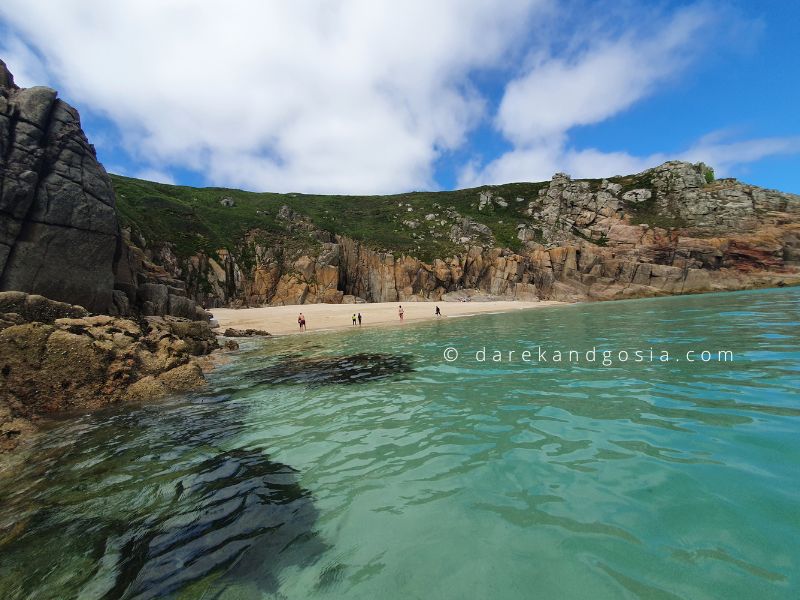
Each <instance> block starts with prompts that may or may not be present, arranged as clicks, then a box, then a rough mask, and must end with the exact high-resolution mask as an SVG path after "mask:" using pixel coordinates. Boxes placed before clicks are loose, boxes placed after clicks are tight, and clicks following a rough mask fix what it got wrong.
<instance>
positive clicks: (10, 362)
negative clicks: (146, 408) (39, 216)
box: [0, 292, 217, 451]
mask: <svg viewBox="0 0 800 600" xmlns="http://www.w3.org/2000/svg"><path fill="white" fill-rule="evenodd" d="M7 310H12V311H13V312H0V451H2V450H8V449H11V448H13V447H14V446H16V444H17V443H18V441H19V440H20V438H21V437H23V436H24V435H26V434H29V433H31V432H32V431H33V430H35V422H36V421H37V420H38V419H39V418H41V417H43V416H47V415H53V414H59V413H64V412H69V411H74V410H86V409H96V408H102V407H104V406H107V405H109V404H113V403H115V402H119V401H123V400H139V401H140V400H149V399H153V398H158V397H161V396H164V395H166V394H169V393H174V392H182V391H188V390H194V389H197V388H199V387H201V386H202V385H203V381H204V379H203V374H202V371H201V370H200V367H199V366H198V365H197V364H196V363H194V362H193V361H192V357H195V356H201V355H204V354H208V353H209V352H210V351H211V350H212V349H214V348H216V347H217V343H216V338H215V336H214V334H213V332H212V331H211V329H210V328H209V326H208V324H207V323H205V322H203V321H188V320H186V319H180V318H177V317H171V316H167V317H146V318H144V319H142V320H140V321H137V320H132V319H126V318H121V317H111V316H105V315H100V316H89V315H88V313H87V312H86V310H85V309H83V308H81V307H76V306H71V305H67V304H63V303H59V302H53V301H49V300H46V299H44V298H42V297H40V296H27V295H25V294H20V293H18V292H0V311H7Z"/></svg>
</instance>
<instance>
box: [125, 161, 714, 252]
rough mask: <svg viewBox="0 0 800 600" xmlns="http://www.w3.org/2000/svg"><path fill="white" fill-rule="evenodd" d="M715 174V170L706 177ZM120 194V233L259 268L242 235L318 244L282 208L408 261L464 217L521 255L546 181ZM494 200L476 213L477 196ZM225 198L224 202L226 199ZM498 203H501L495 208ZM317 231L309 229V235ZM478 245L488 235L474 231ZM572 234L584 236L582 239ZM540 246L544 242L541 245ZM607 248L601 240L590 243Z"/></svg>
mask: <svg viewBox="0 0 800 600" xmlns="http://www.w3.org/2000/svg"><path fill="white" fill-rule="evenodd" d="M709 172H710V173H711V177H713V170H709V171H706V177H708V173H709ZM111 179H112V182H113V184H114V188H115V190H116V193H117V211H118V213H119V216H120V221H121V223H122V224H123V226H128V227H130V228H131V229H132V230H133V231H135V232H137V233H139V234H140V235H141V236H142V237H144V239H145V240H147V242H148V243H153V244H161V243H164V242H171V243H172V244H173V246H174V250H175V253H176V254H177V255H178V257H179V258H182V259H183V258H186V257H188V256H191V255H192V254H195V253H197V252H200V251H202V252H205V253H207V254H209V255H211V256H214V255H215V254H216V252H217V251H218V250H219V249H221V248H226V249H228V250H231V251H234V252H235V253H236V255H237V260H239V262H240V264H242V265H243V266H245V267H247V266H248V265H249V264H250V263H251V262H253V261H255V256H252V251H251V249H250V248H248V247H246V245H245V244H243V243H242V242H243V240H244V237H245V234H247V233H248V232H255V233H253V234H252V235H255V237H256V238H257V241H258V242H259V243H260V245H262V246H264V247H272V248H274V249H276V250H278V251H293V250H302V251H306V252H307V253H314V251H315V250H316V249H318V248H319V244H320V242H319V241H318V240H317V239H316V238H315V237H314V235H313V232H312V231H309V229H310V228H308V227H305V228H304V227H303V226H294V227H289V224H288V223H287V222H286V221H284V220H282V219H280V218H279V217H278V213H279V211H280V209H281V207H282V206H284V205H287V206H289V207H290V208H291V209H292V210H294V211H295V212H296V213H299V215H301V216H302V217H303V218H305V219H307V220H308V221H310V222H311V223H312V224H313V225H314V227H316V228H318V229H321V230H324V231H328V232H330V233H332V234H335V235H343V236H347V237H350V238H353V239H355V240H358V241H360V242H362V243H363V244H365V245H366V246H368V247H370V248H372V249H374V250H378V251H390V252H393V253H395V254H407V255H410V256H415V257H417V258H419V259H422V260H425V261H431V260H433V259H434V258H443V257H448V256H453V255H455V254H457V253H460V252H463V249H464V246H463V244H460V243H457V242H454V241H453V240H452V239H451V231H450V230H451V228H452V227H453V226H454V225H456V226H458V225H461V221H462V219H461V218H462V217H466V218H468V219H470V220H472V221H473V222H475V223H478V224H481V225H485V226H487V227H488V228H489V229H490V230H491V233H492V235H493V236H494V239H495V241H496V244H497V245H498V246H502V247H507V248H511V249H512V250H516V251H519V250H520V249H521V247H522V243H521V242H520V241H519V239H518V238H517V225H518V224H520V223H525V224H526V225H527V226H528V227H531V228H534V229H536V230H539V227H538V225H540V224H538V223H534V222H531V218H530V216H528V215H526V214H525V211H526V210H527V208H528V206H529V203H530V202H531V201H537V200H538V199H539V191H540V190H542V189H544V188H547V186H548V185H549V182H541V183H510V184H505V185H498V186H484V187H480V188H472V189H465V190H455V191H449V192H410V193H406V194H395V195H391V196H341V195H339V196H336V195H329V196H325V195H314V194H276V193H254V192H245V191H242V190H235V189H225V188H192V187H186V186H175V185H166V184H160V183H154V182H150V181H142V180H139V179H131V178H129V177H122V176H119V175H112V176H111ZM587 181H588V182H589V186H590V189H591V190H592V191H594V192H596V191H598V190H599V189H600V185H601V180H600V179H591V180H587ZM609 181H611V182H614V183H618V184H620V185H621V186H622V190H621V192H620V194H624V193H625V192H627V191H630V190H634V189H642V188H645V189H652V187H653V185H652V180H651V174H650V173H649V172H645V173H640V174H638V175H628V176H623V177H612V178H609ZM486 191H488V192H491V195H492V198H493V201H491V202H488V203H484V206H483V207H482V208H479V204H480V197H481V193H482V192H486ZM227 199H229V200H227ZM498 199H502V200H501V201H500V200H498ZM625 209H626V211H627V212H628V213H629V214H630V215H631V219H632V222H633V223H648V224H650V225H653V226H657V227H664V228H672V227H682V226H683V225H684V224H683V222H682V221H681V219H680V218H679V217H677V216H675V215H673V214H672V212H670V213H669V214H664V212H663V211H662V210H661V209H659V207H658V206H657V203H656V200H655V197H651V198H650V199H648V200H645V201H642V202H625ZM311 229H313V228H311ZM472 233H473V234H474V235H477V236H478V237H479V238H480V239H481V240H482V241H484V242H485V241H488V239H487V238H486V236H483V235H481V234H477V233H475V231H474V230H473V231H472ZM574 233H575V235H578V236H579V237H584V238H585V236H583V235H582V234H581V232H579V231H575V232H574ZM539 241H543V240H541V239H540V240H539ZM587 241H590V242H592V243H594V244H597V245H600V246H603V245H605V244H606V242H607V240H606V239H605V238H600V239H587Z"/></svg>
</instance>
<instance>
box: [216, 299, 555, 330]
mask: <svg viewBox="0 0 800 600" xmlns="http://www.w3.org/2000/svg"><path fill="white" fill-rule="evenodd" d="M401 304H402V306H403V309H404V311H405V314H404V317H403V323H415V322H420V321H430V320H432V319H435V318H437V317H435V316H434V312H435V309H436V306H437V305H438V306H439V308H440V309H441V310H442V317H441V318H443V319H452V318H455V317H464V316H468V315H478V314H485V313H497V312H507V311H512V310H526V309H532V308H541V307H544V306H554V305H558V304H564V303H563V302H553V301H541V302H515V301H498V302H439V303H436V302H408V303H401V302H375V303H368V304H303V305H292V306H265V307H261V308H241V309H236V308H214V309H211V310H210V312H211V313H212V314H213V315H214V318H215V319H216V320H217V321H218V322H219V324H220V328H221V329H222V330H224V329H225V328H226V327H233V328H235V329H264V330H266V331H269V332H270V333H271V334H273V335H286V334H290V333H300V331H299V327H298V325H297V316H298V315H299V314H300V313H301V312H302V313H303V314H304V315H305V317H306V329H307V330H308V332H309V333H310V332H312V331H333V330H337V329H348V328H351V327H352V320H353V313H356V314H358V313H359V312H360V313H361V316H362V323H363V324H362V327H375V326H376V325H388V324H395V325H402V323H401V322H400V317H399V316H398V314H397V312H398V307H399V306H400V305H401Z"/></svg>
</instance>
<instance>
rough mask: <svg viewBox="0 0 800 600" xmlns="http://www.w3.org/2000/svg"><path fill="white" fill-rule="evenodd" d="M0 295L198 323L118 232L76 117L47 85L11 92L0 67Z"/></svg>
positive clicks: (101, 174)
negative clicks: (14, 293)
mask: <svg viewBox="0 0 800 600" xmlns="http://www.w3.org/2000/svg"><path fill="white" fill-rule="evenodd" d="M0 290H16V291H22V292H28V293H32V294H40V295H42V296H46V297H47V298H51V299H54V300H60V301H64V302H68V303H70V304H77V305H80V306H83V307H86V308H87V309H88V310H90V311H92V312H97V313H109V314H115V315H130V314H143V315H165V314H167V315H175V316H181V317H187V318H190V319H195V318H204V317H205V314H204V313H203V312H202V311H198V310H197V308H196V306H195V303H194V301H192V300H191V299H189V298H187V297H186V292H185V284H184V283H183V282H182V281H176V280H175V279H173V278H171V277H170V276H169V275H168V274H167V272H166V271H165V270H164V269H163V268H161V267H159V266H157V265H155V264H153V263H151V262H150V261H147V260H146V258H145V257H144V256H143V254H142V252H141V250H139V249H138V248H136V247H135V246H134V245H133V244H131V242H130V239H129V238H128V237H127V236H125V235H123V232H122V231H121V230H120V227H119V224H118V221H117V214H116V211H115V195H114V189H113V187H112V185H111V180H110V179H109V177H108V174H107V173H106V171H105V169H104V168H103V166H102V165H101V164H100V163H99V162H98V161H97V156H96V154H95V150H94V147H93V146H92V145H91V144H90V143H89V142H88V140H87V139H86V135H85V134H84V132H83V130H82V129H81V123H80V117H79V116H78V113H77V111H76V110H75V109H74V108H72V107H71V106H70V105H68V104H67V103H66V102H64V101H63V100H60V99H59V98H57V95H56V92H55V90H52V89H50V88H46V87H33V88H29V89H22V88H19V87H18V86H17V85H16V84H15V83H14V78H13V77H12V75H11V73H9V71H8V69H7V68H6V65H5V63H3V62H2V61H0Z"/></svg>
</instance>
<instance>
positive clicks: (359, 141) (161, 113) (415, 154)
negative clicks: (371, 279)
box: [0, 0, 549, 192]
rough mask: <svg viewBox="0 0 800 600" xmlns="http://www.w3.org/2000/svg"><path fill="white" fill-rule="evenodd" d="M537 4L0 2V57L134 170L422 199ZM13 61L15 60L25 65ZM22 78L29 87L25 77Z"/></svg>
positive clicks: (541, 1)
mask: <svg viewBox="0 0 800 600" xmlns="http://www.w3.org/2000/svg"><path fill="white" fill-rule="evenodd" d="M548 6H549V2H548V1H547V0H507V1H505V2H503V3H502V5H496V4H494V3H489V2H459V1H458V0H437V2H427V1H426V0H409V1H405V2H389V1H380V0H379V1H375V0H351V1H345V2H338V1H332V0H322V1H317V2H286V3H283V2H261V3H257V2H244V1H241V0H231V1H229V2H225V3H210V2H205V3H198V2H190V1H188V0H170V1H168V2H165V1H163V0H149V1H148V0H136V1H121V2H106V1H104V0H95V1H74V0H73V1H63V2H57V3H52V2H47V1H46V0H6V1H4V2H3V4H2V6H0V15H2V17H3V18H4V19H5V20H6V21H7V22H8V23H10V24H12V26H13V27H14V28H15V29H16V30H17V31H19V32H20V36H21V37H22V38H24V39H25V40H26V41H27V42H28V43H29V46H22V47H20V46H18V45H17V46H13V47H12V46H10V45H8V44H6V45H5V47H4V48H3V52H4V53H5V54H6V55H7V56H8V60H9V63H11V65H12V67H13V68H15V69H19V65H20V64H23V66H24V70H25V72H26V74H27V73H30V74H31V75H33V74H35V72H34V71H33V69H32V67H30V57H31V56H36V55H35V54H33V53H32V52H30V51H29V50H30V47H33V48H35V49H36V50H37V53H39V55H40V56H42V57H43V60H42V61H41V65H40V66H41V69H43V70H46V71H47V73H48V74H50V75H51V77H50V78H51V79H52V80H54V81H53V82H54V83H55V84H57V85H58V87H59V89H60V90H62V93H63V94H64V95H66V96H67V97H68V98H70V99H73V100H74V101H75V102H76V103H78V104H80V105H81V106H86V107H89V108H91V109H92V110H95V111H98V112H100V113H102V114H104V115H105V116H106V117H107V118H109V119H110V120H111V121H113V123H115V124H116V125H117V126H118V128H119V129H120V131H121V140H122V144H123V145H124V147H125V149H126V150H127V151H128V152H129V153H130V154H131V155H133V156H134V157H135V158H136V159H137V160H138V161H140V162H144V163H149V164H150V165H152V166H153V167H154V168H158V169H163V168H164V167H168V166H178V167H183V168H189V169H193V170H196V171H199V172H202V173H204V174H205V175H206V177H207V179H208V180H209V181H210V182H213V183H215V184H228V185H237V186H243V187H249V188H254V189H269V190H299V191H328V192H331V191H334V192H335V191H342V192H344V191H346V192H386V191H397V190H403V189H412V188H422V187H430V186H432V185H433V180H432V168H433V164H434V162H435V160H436V158H437V157H438V156H439V155H440V153H441V152H443V151H447V150H448V149H453V148H456V147H458V146H459V145H461V144H462V143H463V142H464V140H465V136H466V135H467V134H468V132H469V131H470V129H471V128H472V127H473V126H474V125H475V123H476V122H477V121H478V120H479V119H480V118H481V116H482V115H483V113H484V110H485V104H484V100H483V99H482V97H481V96H480V94H479V93H478V91H477V90H476V89H475V88H474V87H473V86H472V85H471V83H470V75H471V74H472V73H474V72H476V71H480V70H482V69H489V68H495V67H497V66H498V65H499V64H501V63H502V62H503V60H504V59H505V58H507V57H508V55H509V53H510V52H511V51H512V50H513V49H514V46H515V44H517V43H518V42H519V40H520V39H521V37H524V35H523V34H525V32H526V23H527V22H528V20H529V18H530V17H531V15H532V14H534V13H536V12H537V11H539V10H544V9H546V8H547V7H548ZM26 50H28V51H27V53H26ZM27 78H28V77H26V79H27Z"/></svg>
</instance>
